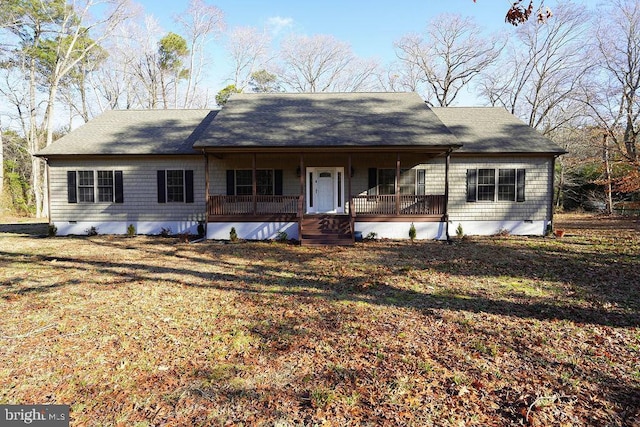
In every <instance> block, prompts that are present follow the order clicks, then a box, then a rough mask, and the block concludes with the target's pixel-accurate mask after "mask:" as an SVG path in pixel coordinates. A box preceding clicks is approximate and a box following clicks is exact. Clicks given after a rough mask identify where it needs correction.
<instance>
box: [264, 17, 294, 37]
mask: <svg viewBox="0 0 640 427" xmlns="http://www.w3.org/2000/svg"><path fill="white" fill-rule="evenodd" d="M291 26H293V18H284V17H282V16H272V17H271V18H268V19H267V27H268V28H269V29H270V30H271V33H272V34H273V35H274V36H277V35H278V34H280V32H282V31H283V30H284V29H286V28H289V27H291Z"/></svg>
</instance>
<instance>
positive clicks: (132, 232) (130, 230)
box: [127, 224, 136, 237]
mask: <svg viewBox="0 0 640 427" xmlns="http://www.w3.org/2000/svg"><path fill="white" fill-rule="evenodd" d="M135 235H136V227H135V226H134V225H133V224H129V226H128V227H127V236H129V237H133V236H135Z"/></svg>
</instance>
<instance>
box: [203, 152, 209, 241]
mask: <svg viewBox="0 0 640 427" xmlns="http://www.w3.org/2000/svg"><path fill="white" fill-rule="evenodd" d="M202 154H203V155H204V206H205V208H204V209H205V214H204V238H205V239H206V238H207V228H208V226H209V207H210V206H209V205H210V202H209V154H208V153H207V152H206V151H205V150H204V149H203V150H202Z"/></svg>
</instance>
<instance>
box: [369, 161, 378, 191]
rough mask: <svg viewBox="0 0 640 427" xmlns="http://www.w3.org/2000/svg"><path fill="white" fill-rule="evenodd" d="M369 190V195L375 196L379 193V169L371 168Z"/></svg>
mask: <svg viewBox="0 0 640 427" xmlns="http://www.w3.org/2000/svg"><path fill="white" fill-rule="evenodd" d="M368 188H369V190H368V192H367V194H368V195H369V196H375V195H377V194H378V169H376V168H369V186H368Z"/></svg>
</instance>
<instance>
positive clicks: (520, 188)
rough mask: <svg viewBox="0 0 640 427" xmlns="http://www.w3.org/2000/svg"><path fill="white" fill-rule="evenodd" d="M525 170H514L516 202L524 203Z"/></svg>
mask: <svg viewBox="0 0 640 427" xmlns="http://www.w3.org/2000/svg"><path fill="white" fill-rule="evenodd" d="M525 176H526V174H525V170H524V169H517V170H516V202H524V182H525Z"/></svg>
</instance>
